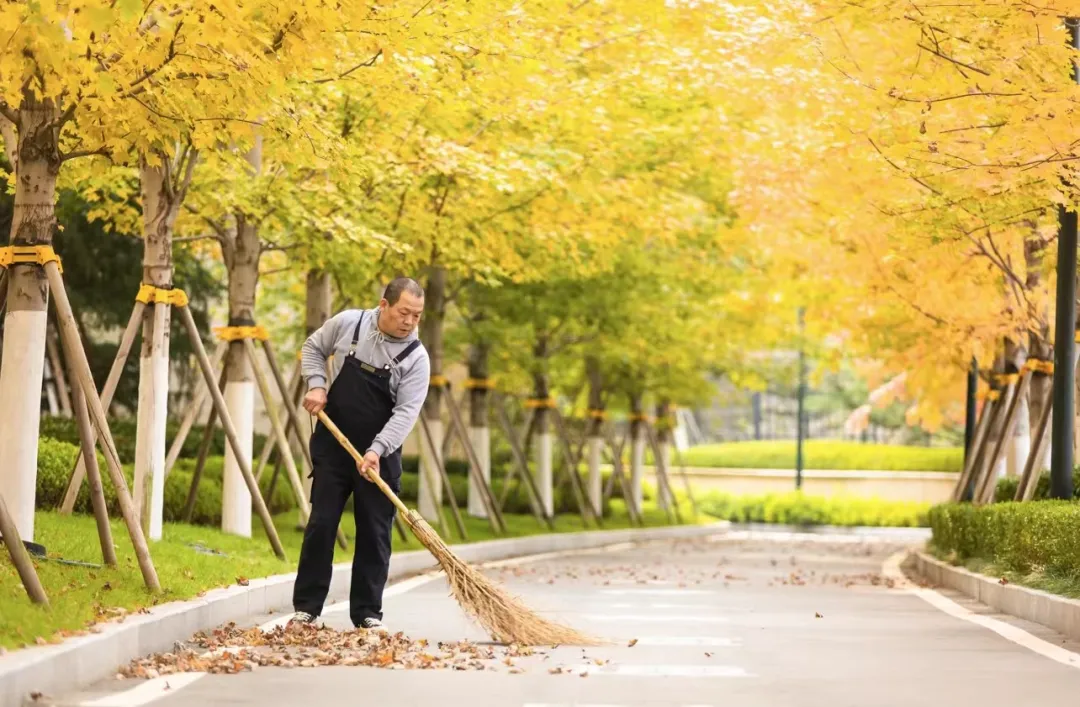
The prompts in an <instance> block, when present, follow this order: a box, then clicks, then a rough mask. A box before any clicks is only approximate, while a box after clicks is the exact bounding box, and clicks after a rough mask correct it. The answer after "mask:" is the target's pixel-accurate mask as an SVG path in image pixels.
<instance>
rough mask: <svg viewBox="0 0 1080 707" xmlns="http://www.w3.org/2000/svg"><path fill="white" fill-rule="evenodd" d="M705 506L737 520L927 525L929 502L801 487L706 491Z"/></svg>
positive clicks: (717, 514) (716, 514)
mask: <svg viewBox="0 0 1080 707" xmlns="http://www.w3.org/2000/svg"><path fill="white" fill-rule="evenodd" d="M699 505H700V507H701V510H702V511H703V512H704V513H707V514H709V515H711V516H714V517H716V518H720V519H723V520H729V521H731V522H733V523H782V524H787V525H838V526H889V527H923V526H926V525H927V522H928V519H927V512H928V511H929V508H930V506H929V504H923V503H916V502H912V501H883V500H878V499H867V498H854V497H833V498H829V497H825V496H808V495H806V494H804V493H802V492H801V491H791V492H787V493H770V494H764V495H755V496H733V495H730V494H724V493H716V492H714V493H710V494H707V495H705V496H704V497H703V498H702V499H701V500H700V503H699Z"/></svg>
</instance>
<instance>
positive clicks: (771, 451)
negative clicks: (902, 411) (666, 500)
mask: <svg viewBox="0 0 1080 707" xmlns="http://www.w3.org/2000/svg"><path fill="white" fill-rule="evenodd" d="M803 451H804V455H805V458H804V459H805V460H804V466H803V468H805V469H836V470H851V469H859V470H863V471H951V472H958V471H960V468H961V466H962V465H963V459H964V450H963V449H962V448H960V447H903V446H897V445H887V444H861V443H859V442H838V441H833V440H807V442H806V444H805V446H804V447H803ZM682 456H683V462H684V463H685V464H686V465H687V466H698V467H709V468H729V469H794V468H795V442H793V441H791V442H789V441H764V442H725V443H722V444H707V445H701V446H699V447H693V448H691V449H688V450H687V451H685V452H683V455H682Z"/></svg>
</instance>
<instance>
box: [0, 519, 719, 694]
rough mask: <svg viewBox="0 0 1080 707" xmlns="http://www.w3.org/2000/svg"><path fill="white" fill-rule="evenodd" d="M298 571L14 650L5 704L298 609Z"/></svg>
mask: <svg viewBox="0 0 1080 707" xmlns="http://www.w3.org/2000/svg"><path fill="white" fill-rule="evenodd" d="M728 527H729V524H728V523H727V522H719V523H713V524H709V525H695V526H673V527H664V528H641V529H639V528H630V529H626V530H598V531H589V532H581V533H551V534H544V535H532V536H528V537H523V538H508V539H505V540H488V541H485V542H479V543H470V544H465V545H456V546H453V549H454V553H455V554H457V555H458V557H460V558H461V559H463V560H465V561H466V562H470V563H482V562H494V561H497V560H505V559H509V558H512V557H522V556H527V555H536V554H540V553H547V552H559V551H566V550H587V549H592V548H598V547H603V546H605V545H613V544H616V543H624V542H647V541H653V540H670V539H679V538H695V537H703V536H708V535H713V534H716V533H719V532H723V531H724V530H726V529H727V528H728ZM437 568H438V563H437V562H436V561H435V559H434V558H433V557H432V556H431V554H430V553H428V552H427V551H426V550H416V551H413V552H402V553H398V554H395V555H394V556H393V557H392V558H391V561H390V579H391V580H398V579H401V578H403V577H406V576H409V575H414V574H417V573H421V572H425V571H428V570H432V569H437ZM350 572H351V564H350V563H341V564H337V565H334V574H333V579H332V580H331V582H330V593H329V596H328V597H327V601H328V602H331V601H336V600H340V599H344V598H346V597H348V593H349V576H350ZM295 577H296V574H295V573H290V574H284V575H276V576H273V577H266V578H263V579H253V580H251V581H250V583H249V584H248V585H247V586H243V587H241V586H230V587H223V588H220V589H213V590H210V591H208V592H206V593H205V594H204V595H203V596H202V597H200V598H198V599H192V600H190V601H178V602H170V603H168V604H162V605H161V606H157V607H154V608H153V609H151V610H150V611H149V613H146V614H133V615H131V616H129V617H127V618H126V619H124V621H123V622H122V623H106V624H101V625H100V626H99V628H100V629H101V632H100V633H91V634H89V635H86V636H76V637H74V638H70V639H68V640H66V641H64V642H63V643H60V644H57V645H49V646H40V647H32V648H26V649H23V650H19V651H14V652H12V653H10V654H7V655H5V656H3V657H0V707H15V706H16V705H22V704H23V700H24V698H27V697H28V696H29V695H30V694H31V693H33V692H40V693H43V694H53V695H56V694H60V693H62V692H65V691H70V690H74V689H78V688H80V687H83V686H85V685H88V684H90V683H93V682H96V681H97V680H101V679H103V678H106V677H109V676H110V675H112V674H114V673H115V672H116V670H117V668H118V667H119V666H121V665H124V664H125V663H128V662H130V661H131V660H133V659H135V658H138V657H140V656H144V655H148V654H151V653H158V652H163V651H167V650H170V649H171V648H172V647H173V645H174V644H175V643H176V642H177V641H184V640H187V639H188V638H190V637H191V636H192V635H193V634H195V633H197V632H199V631H204V630H207V629H210V628H213V627H215V626H219V625H221V624H224V623H228V622H230V621H241V620H243V619H245V618H247V617H250V616H254V615H258V614H266V613H270V612H273V611H281V612H285V611H292V588H293V581H294V579H295Z"/></svg>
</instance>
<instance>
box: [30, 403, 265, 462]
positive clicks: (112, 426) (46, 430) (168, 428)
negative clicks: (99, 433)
mask: <svg viewBox="0 0 1080 707" xmlns="http://www.w3.org/2000/svg"><path fill="white" fill-rule="evenodd" d="M203 428H204V425H201V424H196V425H192V427H191V431H190V432H188V436H187V437H186V438H185V439H184V444H183V446H182V447H181V448H180V450H181V451H180V457H181V458H184V457H187V458H192V459H193V458H195V457H197V456H198V455H199V446H200V445H201V444H202V436H203ZM179 429H180V421H179V418H175V419H171V420H169V421H168V422H167V423H166V425H165V440H166V444H167V445H172V442H173V440H174V439H176V433H177V432H178V431H179ZM109 430H110V431H111V432H112V436H113V441H114V442H115V443H116V453H117V454H119V455H120V461H122V462H131V461H133V460H134V459H135V433H136V420H134V419H131V418H123V419H110V420H109ZM38 434H39V435H40V437H41V438H52V439H55V440H60V441H62V442H68V443H70V444H74V445H76V446H78V444H79V431H78V429H77V428H76V427H75V420H74V419H73V418H70V417H60V416H54V415H44V416H42V418H41V431H40V432H39V433H38ZM265 442H266V437H265V436H264V435H261V434H256V435H255V446H254V449H255V454H256V455H258V454H259V453H260V452H261V451H262V448H263V444H265ZM224 454H225V431H224V430H223V429H222V428H221V426H220V425H218V426H217V427H216V428H215V430H214V439H213V441H212V442H211V443H210V455H211V456H222V455H224Z"/></svg>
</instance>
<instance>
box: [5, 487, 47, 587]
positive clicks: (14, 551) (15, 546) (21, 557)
mask: <svg viewBox="0 0 1080 707" xmlns="http://www.w3.org/2000/svg"><path fill="white" fill-rule="evenodd" d="M0 534H2V535H3V536H4V544H5V545H7V549H8V553H9V554H10V555H11V562H12V564H14V565H15V569H16V570H17V571H18V572H19V578H20V579H22V583H23V587H25V588H26V593H27V594H28V595H29V596H30V601H32V602H34V603H35V604H42V605H43V606H48V605H49V597H48V595H46V594H45V588H44V587H42V586H41V579H39V578H38V575H37V570H35V569H34V561H33V560H31V559H30V553H29V552H27V551H26V546H25V545H23V542H22V538H20V537H19V531H18V529H17V528H16V527H15V520H14V519H13V518H12V517H11V514H10V513H9V512H8V507H7V504H6V503H4V497H3V496H0Z"/></svg>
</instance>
